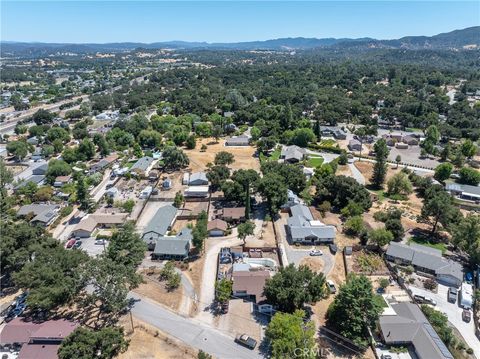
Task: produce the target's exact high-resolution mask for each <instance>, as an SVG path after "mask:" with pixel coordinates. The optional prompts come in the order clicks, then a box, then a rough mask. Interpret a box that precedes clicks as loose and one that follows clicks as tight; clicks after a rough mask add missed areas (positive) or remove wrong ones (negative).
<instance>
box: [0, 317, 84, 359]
mask: <svg viewBox="0 0 480 359" xmlns="http://www.w3.org/2000/svg"><path fill="white" fill-rule="evenodd" d="M77 327H78V324H76V323H74V322H70V321H68V320H64V319H60V320H49V321H46V322H43V323H33V322H27V321H24V320H23V318H15V319H13V320H12V321H11V322H9V323H7V324H6V325H5V327H4V328H3V330H2V332H1V333H0V343H1V345H2V346H10V347H11V348H14V349H20V352H19V353H18V357H17V358H18V359H57V358H58V355H57V352H58V348H59V347H60V344H61V343H62V341H63V340H64V339H65V338H66V337H67V336H68V335H70V334H71V333H72V332H73V331H74V330H75V329H76V328H77Z"/></svg>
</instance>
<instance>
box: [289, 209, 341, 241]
mask: <svg viewBox="0 0 480 359" xmlns="http://www.w3.org/2000/svg"><path fill="white" fill-rule="evenodd" d="M290 212H291V216H290V217H289V218H288V219H287V224H288V227H289V228H290V233H291V235H292V237H293V238H306V237H311V236H314V237H317V238H326V239H329V238H335V227H334V226H328V225H324V224H320V223H312V222H313V221H314V218H313V216H312V213H311V212H310V209H309V208H308V207H307V206H305V205H303V204H296V205H294V206H292V207H290Z"/></svg>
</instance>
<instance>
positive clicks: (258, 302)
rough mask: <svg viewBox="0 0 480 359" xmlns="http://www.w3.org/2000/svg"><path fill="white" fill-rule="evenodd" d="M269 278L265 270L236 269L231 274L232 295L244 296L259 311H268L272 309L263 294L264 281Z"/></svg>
mask: <svg viewBox="0 0 480 359" xmlns="http://www.w3.org/2000/svg"><path fill="white" fill-rule="evenodd" d="M269 278H270V272H269V271H267V270H258V271H252V270H238V271H234V272H233V274H232V280H233V296H234V297H246V298H248V299H250V300H252V301H253V302H254V303H255V304H254V305H255V306H257V309H258V311H259V312H262V313H268V312H271V311H272V310H273V307H272V305H271V304H268V303H266V301H265V299H266V298H265V296H264V295H263V287H265V282H266V281H267V279H269Z"/></svg>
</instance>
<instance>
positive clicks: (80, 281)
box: [13, 244, 89, 311]
mask: <svg viewBox="0 0 480 359" xmlns="http://www.w3.org/2000/svg"><path fill="white" fill-rule="evenodd" d="M31 255H33V253H32V254H31ZM34 258H35V260H32V258H30V261H28V262H25V264H24V266H23V267H22V268H21V269H20V271H18V272H16V273H14V274H13V280H14V283H15V284H16V285H17V286H18V287H20V288H22V289H24V290H28V291H29V294H28V297H27V304H28V306H29V307H30V308H31V309H32V310H36V309H38V310H46V311H49V310H52V309H54V308H56V307H58V306H60V305H64V304H67V303H68V302H70V301H71V300H72V299H73V298H74V297H75V296H76V295H77V294H78V293H79V291H80V290H81V289H82V288H83V287H84V285H85V282H84V278H83V275H82V270H81V268H82V267H83V265H84V264H85V263H86V262H87V261H88V259H89V258H88V255H87V254H86V253H85V252H83V251H67V250H65V249H64V248H63V246H61V245H60V244H56V245H52V244H51V245H50V246H49V247H40V246H39V247H37V248H36V250H35V251H34Z"/></svg>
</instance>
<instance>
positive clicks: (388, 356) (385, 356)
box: [382, 354, 392, 359]
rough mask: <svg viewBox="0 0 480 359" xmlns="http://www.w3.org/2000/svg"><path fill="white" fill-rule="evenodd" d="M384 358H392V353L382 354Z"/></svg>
mask: <svg viewBox="0 0 480 359" xmlns="http://www.w3.org/2000/svg"><path fill="white" fill-rule="evenodd" d="M382 359H392V356H391V355H390V354H382Z"/></svg>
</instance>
